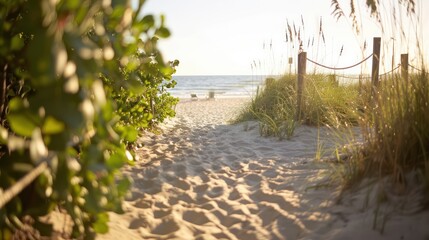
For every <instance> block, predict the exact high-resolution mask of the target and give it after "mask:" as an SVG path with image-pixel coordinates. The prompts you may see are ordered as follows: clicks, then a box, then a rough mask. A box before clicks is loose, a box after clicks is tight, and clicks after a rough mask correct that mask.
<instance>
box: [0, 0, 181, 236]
mask: <svg viewBox="0 0 429 240" xmlns="http://www.w3.org/2000/svg"><path fill="white" fill-rule="evenodd" d="M143 2H144V1H139V2H138V4H136V6H133V8H131V3H130V2H129V1H126V0H117V1H112V2H110V1H102V0H91V1H90V0H83V1H77V0H59V1H48V0H42V1H27V0H16V1H0V69H1V70H2V74H1V76H0V79H1V80H0V83H1V84H0V120H1V127H0V133H1V134H0V143H1V145H0V190H1V191H5V190H6V189H8V188H10V187H11V186H13V185H15V184H16V182H17V181H18V180H19V179H21V178H22V177H23V176H24V175H26V174H28V173H29V172H30V171H32V170H33V169H34V168H35V167H36V166H39V164H41V163H42V162H46V163H47V166H48V167H47V169H46V170H45V171H44V172H43V173H42V174H41V175H40V176H39V177H37V179H36V180H35V181H33V183H31V184H30V185H29V186H27V187H26V188H25V189H24V190H23V191H22V192H21V193H20V194H19V195H18V196H16V197H14V198H13V199H12V200H11V201H9V202H8V203H7V204H6V205H5V206H2V207H1V208H0V239H9V238H11V237H13V235H14V234H18V233H19V232H21V233H22V232H23V231H25V229H26V228H24V227H23V226H24V225H25V224H24V223H29V222H30V223H32V226H33V227H34V228H36V229H37V230H38V231H39V233H40V234H42V235H48V236H49V235H50V234H51V231H52V226H50V225H48V224H46V223H43V222H41V221H40V219H39V217H41V216H44V215H47V214H49V213H50V212H51V211H52V210H53V209H55V208H56V207H59V208H61V209H63V210H65V211H66V212H67V214H68V215H70V216H71V219H73V230H72V233H71V236H70V238H77V237H83V238H93V237H94V235H95V234H96V233H105V232H107V231H108V226H107V222H108V220H109V219H108V214H107V211H115V212H119V213H120V212H121V211H122V209H121V208H122V204H121V203H122V200H123V198H124V196H125V194H126V192H127V190H128V186H129V185H130V179H128V178H126V177H124V176H122V174H121V173H120V171H119V170H120V168H121V167H122V166H123V165H125V164H127V163H129V162H130V161H131V160H132V154H131V153H130V152H128V151H127V150H126V146H125V143H126V142H132V141H134V140H135V138H136V136H137V127H146V126H149V125H150V124H152V123H155V122H161V121H162V120H163V119H164V118H165V117H167V116H172V115H174V112H173V110H172V109H171V107H172V106H173V105H174V103H175V101H176V100H175V99H174V98H170V97H169V95H168V94H166V93H165V91H164V89H165V88H166V87H167V88H169V87H173V86H174V82H172V81H170V79H171V75H172V74H173V73H174V71H175V70H174V68H175V66H177V62H170V63H169V62H165V61H164V60H163V58H162V55H161V53H160V52H159V51H158V49H157V45H156V44H157V41H158V39H160V38H164V37H168V36H169V31H168V29H166V28H165V26H164V19H163V18H162V17H161V18H160V19H159V20H158V19H156V18H155V17H154V16H152V15H144V14H142V12H141V10H142V7H143ZM134 7H135V8H134ZM133 9H136V10H135V11H133ZM136 106H137V107H136ZM147 106H150V108H148V107H147ZM142 107H143V108H142ZM127 110H129V111H127ZM136 112H137V113H139V114H136ZM2 195H3V194H0V197H1V196H2ZM26 219H27V220H26ZM28 219H30V220H28ZM28 234H29V235H28V236H27V237H28V238H30V237H31V236H30V235H33V236H32V237H33V238H38V235H37V233H36V232H29V233H28Z"/></svg>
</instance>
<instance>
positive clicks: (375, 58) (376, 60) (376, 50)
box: [371, 37, 381, 101]
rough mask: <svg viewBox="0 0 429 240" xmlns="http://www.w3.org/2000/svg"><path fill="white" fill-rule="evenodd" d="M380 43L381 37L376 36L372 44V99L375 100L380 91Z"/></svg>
mask: <svg viewBox="0 0 429 240" xmlns="http://www.w3.org/2000/svg"><path fill="white" fill-rule="evenodd" d="M380 45H381V38H379V37H375V38H374V41H373V45H372V49H373V50H372V54H373V55H372V71H371V84H372V92H371V97H372V98H373V99H372V100H373V101H375V97H376V95H377V92H378V85H379V79H378V75H379V72H380Z"/></svg>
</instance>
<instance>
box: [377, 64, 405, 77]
mask: <svg viewBox="0 0 429 240" xmlns="http://www.w3.org/2000/svg"><path fill="white" fill-rule="evenodd" d="M399 67H401V64H398V66H397V67H395V68H394V69H392V70H390V71H388V72H385V73H383V74H380V75H379V76H380V77H382V76H384V75H387V74H389V73H391V72H393V71H395V70H397V69H398V68H399Z"/></svg>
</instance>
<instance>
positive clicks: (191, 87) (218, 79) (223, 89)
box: [169, 75, 265, 98]
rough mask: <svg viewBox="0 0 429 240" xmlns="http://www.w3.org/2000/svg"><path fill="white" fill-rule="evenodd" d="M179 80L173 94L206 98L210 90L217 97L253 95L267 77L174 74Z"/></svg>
mask: <svg viewBox="0 0 429 240" xmlns="http://www.w3.org/2000/svg"><path fill="white" fill-rule="evenodd" d="M173 79H174V80H175V81H176V82H177V85H176V87H175V88H174V89H170V90H169V92H170V93H171V95H173V96H175V97H179V98H190V97H191V94H197V96H198V98H206V97H208V95H209V92H214V93H215V98H231V97H252V96H254V95H255V94H256V91H257V88H258V86H261V85H262V84H263V82H264V79H265V77H262V76H251V75H230V76H225V75H221V76H173Z"/></svg>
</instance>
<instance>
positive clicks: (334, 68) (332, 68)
mask: <svg viewBox="0 0 429 240" xmlns="http://www.w3.org/2000/svg"><path fill="white" fill-rule="evenodd" d="M372 55H373V54H371V55H369V56H368V57H366V58H365V59H364V60H362V61H360V62H358V63H356V64H354V65H352V66H349V67H329V66H325V65H323V64H320V63H317V62H315V61H313V60H311V59H309V58H307V61H309V62H311V63H313V64H316V65H317V66H320V67H323V68H327V69H331V70H345V69H349V68H353V67H356V66H358V65H360V64H362V63H363V62H365V61H366V60H368V59H369V58H370V57H372Z"/></svg>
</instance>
